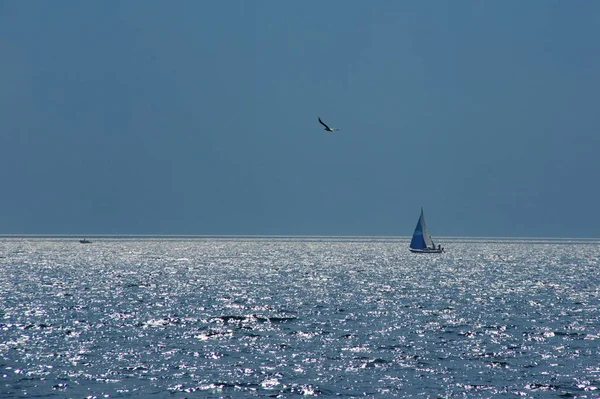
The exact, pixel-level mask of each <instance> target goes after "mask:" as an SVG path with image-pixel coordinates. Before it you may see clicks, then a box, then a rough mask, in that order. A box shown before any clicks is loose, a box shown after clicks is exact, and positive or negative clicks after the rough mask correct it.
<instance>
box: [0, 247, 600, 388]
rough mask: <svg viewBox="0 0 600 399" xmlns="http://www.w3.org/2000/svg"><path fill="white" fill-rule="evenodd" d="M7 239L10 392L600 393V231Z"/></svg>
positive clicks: (4, 321)
mask: <svg viewBox="0 0 600 399" xmlns="http://www.w3.org/2000/svg"><path fill="white" fill-rule="evenodd" d="M92 241H93V243H92V244H85V245H82V244H79V243H78V242H77V239H48V238H26V239H23V238H4V239H0V256H1V258H0V299H1V302H0V306H1V307H0V397H2V398H31V397H35V398H104V397H110V398H128V397H136V398H137V397H139V398H151V397H156V398H165V397H166V398H183V397H187V398H205V397H214V398H217V397H225V398H226V397H293V396H299V395H314V396H322V397H337V396H341V397H394V396H395V397H404V398H406V397H408V398H410V397H419V398H436V397H443V398H454V397H525V398H528V397H529V398H532V397H535V398H542V397H576V398H598V397H600V391H599V390H598V388H600V349H599V343H600V310H599V309H600V241H584V242H582V241H568V240H546V241H544V240H538V241H533V240H527V241H516V240H513V241H508V240H495V241H490V240H488V241H485V240H460V239H453V240H445V242H444V243H443V244H444V245H445V247H446V249H447V251H448V252H447V254H445V255H441V256H440V255H414V254H411V253H409V252H408V250H407V246H408V239H325V238H323V239H320V238H314V239H296V238H289V239H283V238H277V239H275V238H261V239H243V238H240V239H237V238H236V239H233V238H232V239H223V238H220V239H219V238H196V239H93V240H92Z"/></svg>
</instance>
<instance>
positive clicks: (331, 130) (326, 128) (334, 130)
mask: <svg viewBox="0 0 600 399" xmlns="http://www.w3.org/2000/svg"><path fill="white" fill-rule="evenodd" d="M319 123H320V124H321V125H323V126H325V130H326V131H328V132H336V131H338V130H340V129H336V128H333V129H332V128H330V127H329V126H327V125H326V124H325V123H323V121H322V120H321V118H319Z"/></svg>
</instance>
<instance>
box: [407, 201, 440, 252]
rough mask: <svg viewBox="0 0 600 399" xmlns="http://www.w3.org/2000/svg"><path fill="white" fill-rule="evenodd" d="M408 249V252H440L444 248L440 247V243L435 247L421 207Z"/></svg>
mask: <svg viewBox="0 0 600 399" xmlns="http://www.w3.org/2000/svg"><path fill="white" fill-rule="evenodd" d="M409 249H410V252H414V253H416V254H441V253H442V252H444V248H442V246H441V245H438V246H437V248H436V246H435V244H434V243H433V239H432V238H431V236H430V235H429V230H427V223H425V215H424V214H423V208H421V216H419V221H418V222H417V227H415V232H414V233H413V236H412V240H411V241H410V247H409Z"/></svg>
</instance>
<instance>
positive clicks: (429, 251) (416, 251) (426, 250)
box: [408, 248, 444, 254]
mask: <svg viewBox="0 0 600 399" xmlns="http://www.w3.org/2000/svg"><path fill="white" fill-rule="evenodd" d="M408 249H409V250H410V252H412V253H413V254H441V253H442V252H444V250H443V249H432V248H423V249H414V248H408Z"/></svg>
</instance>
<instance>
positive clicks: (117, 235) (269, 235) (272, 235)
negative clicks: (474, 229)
mask: <svg viewBox="0 0 600 399" xmlns="http://www.w3.org/2000/svg"><path fill="white" fill-rule="evenodd" d="M88 237H90V238H92V237H94V238H261V239H264V238H274V239H276V238H323V239H326V238H332V239H344V238H345V239H410V238H411V237H412V235H374V236H369V235H366V236H363V235H310V234H54V233H53V234H20V233H16V234H2V233H0V238H88ZM435 239H436V241H439V240H443V239H450V240H456V239H467V240H468V239H476V240H586V241H593V240H600V237H556V236H436V237H435Z"/></svg>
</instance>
